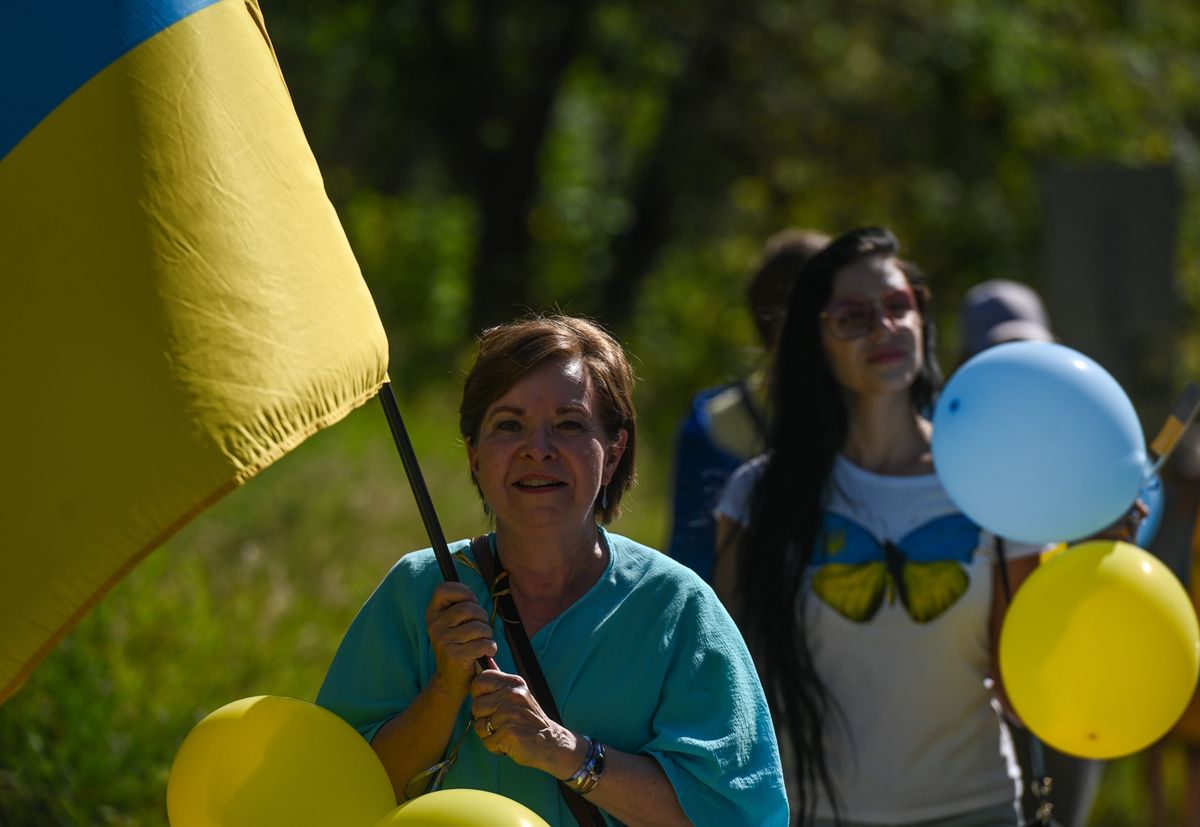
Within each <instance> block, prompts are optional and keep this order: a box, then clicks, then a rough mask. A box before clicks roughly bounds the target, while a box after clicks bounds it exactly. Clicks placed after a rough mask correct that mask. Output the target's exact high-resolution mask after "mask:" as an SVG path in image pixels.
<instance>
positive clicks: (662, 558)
mask: <svg viewBox="0 0 1200 827" xmlns="http://www.w3.org/2000/svg"><path fill="white" fill-rule="evenodd" d="M601 538H602V540H603V541H604V542H605V543H606V544H607V546H608V549H609V552H610V553H609V562H608V567H607V568H606V569H605V571H604V574H603V575H602V576H601V578H600V579H599V581H598V582H597V583H596V584H595V585H594V586H593V587H592V588H591V589H590V590H589V591H588V592H587V593H586V594H585V595H584V596H583V597H581V598H580V599H579V600H578V601H576V602H575V604H574V605H572V606H571V607H569V608H568V609H567V610H565V611H564V612H563V613H562V614H560V615H559V616H558V617H556V618H555V619H554V620H552V621H551V622H550V623H549V624H548V625H547V626H545V627H544V628H542V629H540V630H539V631H538V633H537V634H536V635H534V636H533V638H532V639H531V643H532V644H533V648H534V651H535V652H536V654H537V658H538V662H539V663H540V664H541V667H542V671H543V672H544V673H545V675H546V682H547V683H548V684H549V686H550V691H551V692H552V693H553V695H554V699H555V701H556V702H557V704H558V708H559V711H560V712H561V713H562V716H563V723H564V724H565V725H566V726H567V727H568V728H569V729H571V730H574V731H575V732H579V733H582V734H586V735H590V736H591V737H593V738H596V739H598V740H600V741H601V742H603V743H605V744H607V745H609V746H611V747H613V748H615V749H618V750H621V751H624V752H630V753H639V754H642V755H649V756H651V757H653V758H654V759H655V760H656V761H657V762H658V763H659V765H660V766H661V767H662V768H663V770H664V771H665V772H666V774H667V777H668V778H669V779H670V781H671V784H672V786H673V787H674V789H675V793H676V795H677V796H678V797H679V801H680V803H681V804H682V805H683V809H684V812H686V813H687V815H688V817H689V818H691V820H692V823H694V824H697V825H706V824H713V825H722V827H732V825H743V824H744V825H756V826H757V825H761V827H774V826H775V825H779V827H786V825H787V823H788V807H787V798H786V794H785V792H784V786H783V775H782V771H781V770H780V764H779V750H778V747H777V744H776V742H775V735H774V732H773V730H772V726H771V719H770V715H769V713H768V711H767V704H766V699H765V698H764V696H763V691H762V686H761V684H760V683H759V681H758V676H757V674H756V672H755V669H754V665H753V663H752V661H751V659H750V655H749V653H748V652H747V651H746V647H745V644H744V643H743V642H742V638H741V635H740V633H739V632H738V630H737V628H736V627H735V626H734V624H733V621H732V620H731V619H730V617H729V615H728V614H727V613H726V612H725V609H724V607H722V605H721V603H720V602H719V601H718V600H717V598H716V595H714V594H713V592H712V590H711V589H710V588H709V587H708V585H707V584H705V583H704V582H703V581H702V580H701V579H700V578H699V577H697V576H696V575H695V573H693V572H692V571H691V570H690V569H687V568H686V567H684V566H681V565H679V564H678V563H676V562H675V561H673V560H671V559H670V558H668V557H667V556H666V555H664V554H661V553H659V552H657V551H655V550H654V549H650V548H647V547H646V546H643V545H640V544H638V543H635V542H633V541H632V540H628V539H626V538H624V537H621V536H620V535H617V534H610V533H607V532H605V531H604V530H603V529H601ZM490 539H491V541H492V543H493V544H494V543H495V536H494V535H493V536H492V537H491V538H490ZM469 546H470V542H469V541H466V540H462V541H459V542H457V543H453V544H451V547H450V550H451V552H452V553H456V552H459V551H464V550H465V551H467V553H468V554H469V553H470V552H469ZM493 547H494V546H493ZM455 566H456V567H457V569H458V574H459V577H460V578H461V579H462V581H463V582H464V583H465V584H466V585H467V586H469V587H470V588H471V589H472V591H474V592H475V595H476V597H477V598H478V599H479V602H480V604H481V605H482V606H484V607H485V608H488V609H490V608H491V603H490V598H489V597H488V594H487V590H486V589H485V587H484V584H483V579H482V577H480V575H479V574H478V573H477V572H475V571H474V570H472V569H471V568H469V567H468V566H467V565H465V564H463V563H462V561H460V560H458V559H456V560H455ZM441 579H442V578H441V574H440V572H439V570H438V566H437V561H436V559H435V557H434V554H433V551H432V550H431V549H425V550H424V551H419V552H414V553H412V554H407V555H405V556H404V557H402V558H401V559H400V560H399V562H397V563H396V565H395V566H394V567H393V568H392V570H391V572H389V574H388V575H387V577H386V578H384V580H383V582H382V583H381V584H380V585H379V586H378V588H376V590H375V592H374V594H372V595H371V597H370V598H369V599H368V600H367V602H366V604H365V605H364V606H363V607H362V609H361V610H360V611H359V613H358V616H357V617H356V618H355V619H354V622H353V623H352V624H351V625H350V629H349V630H348V631H347V632H346V636H345V638H344V639H343V640H342V644H341V646H340V647H339V648H338V651H337V654H336V655H335V656H334V659H333V663H332V664H331V665H330V667H329V673H328V675H327V676H326V678H325V683H324V685H323V686H322V687H321V691H320V693H319V694H318V696H317V703H318V704H320V705H321V706H324V707H325V708H327V709H329V710H331V711H333V712H335V713H336V714H338V715H340V716H341V717H342V718H344V719H345V720H346V721H348V722H349V723H350V724H351V725H352V726H354V727H355V728H356V729H358V731H359V732H361V733H362V735H363V737H365V738H366V739H367V740H368V741H370V740H371V739H372V738H373V737H374V736H375V733H376V732H377V731H378V730H379V728H380V726H382V725H383V724H384V723H385V722H386V721H387V720H388V719H389V718H391V717H393V716H395V715H396V714H397V713H399V712H401V711H403V710H404V709H406V708H407V707H408V705H409V704H410V703H412V701H413V699H414V698H415V697H416V696H417V694H418V693H419V692H420V691H421V688H422V687H424V686H425V685H426V684H427V683H428V682H429V680H430V679H431V678H432V677H433V674H434V671H435V669H436V664H435V661H434V655H433V648H432V646H431V645H430V643H429V637H428V634H427V633H426V629H425V609H426V606H427V605H428V603H429V598H430V596H431V594H432V593H433V589H434V586H436V585H437V584H438V583H439V582H441ZM501 623H502V621H501V620H500V619H499V618H496V620H495V623H494V627H493V628H494V629H495V634H496V641H497V645H498V646H499V649H500V651H499V653H498V654H497V655H496V663H497V665H498V666H499V667H500V668H501V669H502V670H503V671H505V672H509V673H512V674H516V672H517V670H516V667H515V666H514V665H513V658H512V653H511V652H510V651H509V648H508V642H507V640H505V637H504V633H503V630H502V628H501V625H500V624H501ZM469 716H470V703H469V698H468V700H467V701H466V702H464V704H463V707H462V709H461V710H460V712H459V716H458V722H457V724H456V725H455V736H454V737H457V733H458V732H459V731H461V730H462V729H463V727H465V726H466V723H467V720H468V717H469ZM451 743H453V738H452V741H451ZM601 783H603V781H602V782H601ZM444 787H445V788H456V787H469V788H474V789H481V790H488V791H490V792H494V793H497V794H499V795H503V796H505V797H507V798H510V799H513V800H515V801H518V802H520V803H522V804H524V805H525V806H526V807H529V808H530V809H532V810H534V811H535V812H537V813H538V815H540V816H541V817H542V818H543V819H545V820H546V821H547V822H549V823H550V824H551V825H573V824H575V820H574V818H573V817H572V816H571V813H570V810H568V809H567V806H566V804H565V803H564V802H563V800H562V796H561V795H560V793H559V791H558V787H557V784H556V781H555V779H554V778H553V777H551V776H550V775H548V774H546V773H543V772H541V771H539V770H534V769H530V768H528V767H522V766H520V765H518V764H517V763H515V762H514V761H512V760H511V759H509V758H506V757H504V756H495V755H492V754H491V753H489V752H488V751H487V750H486V749H485V748H484V746H483V743H482V742H481V741H480V739H479V737H478V736H477V735H476V734H475V732H474V730H471V731H470V732H468V733H467V736H466V738H465V739H464V741H463V744H462V748H461V750H460V752H459V755H458V760H457V761H456V762H455V764H454V767H453V768H452V769H451V770H450V772H449V773H448V774H447V775H446V778H445V783H444ZM605 817H606V819H607V821H608V823H609V824H619V823H620V822H618V821H617V820H616V819H614V818H611V817H609V816H608V815H607V814H605Z"/></svg>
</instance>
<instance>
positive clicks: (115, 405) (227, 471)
mask: <svg viewBox="0 0 1200 827" xmlns="http://www.w3.org/2000/svg"><path fill="white" fill-rule="evenodd" d="M0 18H3V19H2V20H0V77H2V78H3V83H4V89H5V92H4V106H3V108H2V111H0V271H2V272H3V285H4V293H3V295H4V298H3V300H0V315H2V319H0V353H2V354H3V356H2V357H0V358H3V365H4V370H3V373H2V375H0V386H2V387H3V405H2V406H0V425H2V426H3V437H2V439H3V442H2V444H3V446H4V447H3V449H0V450H2V456H3V462H2V463H0V474H2V478H3V483H2V486H3V487H2V489H0V495H2V502H3V511H2V514H0V702H2V701H3V700H4V699H5V698H7V697H8V696H9V695H11V694H12V693H13V692H14V691H15V690H16V688H17V687H18V686H19V685H20V684H21V682H22V681H23V680H24V679H25V678H26V677H27V676H28V674H29V673H30V672H31V671H32V670H33V668H34V667H35V666H36V665H37V663H38V662H39V661H40V660H41V659H42V658H43V657H44V656H45V655H46V654H47V652H48V651H49V650H50V649H51V648H52V647H53V646H54V645H55V644H56V643H57V642H58V641H59V640H60V639H61V638H62V637H63V635H65V634H66V633H67V632H68V631H69V630H70V629H71V628H72V626H73V625H74V624H75V623H76V622H77V621H78V620H79V619H80V617H82V616H83V615H84V614H85V613H86V612H87V611H88V609H89V608H91V606H93V605H94V604H95V603H96V601H98V600H99V599H100V598H101V597H102V596H103V595H104V594H105V592H106V591H107V590H108V589H109V588H111V587H112V586H113V584H115V583H116V582H117V581H118V580H119V579H120V578H121V577H122V576H123V575H124V574H125V573H126V572H128V571H129V570H130V569H131V568H132V567H133V566H134V565H136V564H137V562H138V561H139V560H141V559H142V558H143V557H144V556H145V555H146V554H148V553H149V552H150V551H151V550H152V549H154V548H155V547H156V546H157V545H159V544H160V543H161V542H162V541H163V540H164V539H166V538H167V537H169V536H170V535H171V534H172V533H174V532H175V531H177V530H178V529H179V528H180V527H181V526H182V525H184V524H185V523H186V522H187V521H188V520H190V519H191V518H192V517H194V516H196V515H197V514H198V513H199V512H200V511H202V510H203V509H204V508H206V507H207V506H208V505H210V504H211V503H213V502H214V501H215V500H217V499H218V498H220V497H221V496H222V495H224V494H226V493H227V492H229V491H231V490H232V489H233V488H235V487H236V486H238V485H240V484H241V483H243V482H245V481H246V480H247V479H249V478H250V477H252V476H253V475H254V474H255V473H257V472H258V471H259V470H261V469H262V468H264V467H266V466H267V465H269V464H270V463H271V462H273V461H274V460H276V459H278V458H279V457H280V456H282V455H283V454H284V453H286V452H287V451H289V450H290V449H292V448H294V447H295V446H296V445H298V444H299V443H300V442H301V441H303V440H304V439H305V438H306V437H307V436H309V435H310V434H312V433H313V432H315V431H317V430H318V429H320V428H322V427H325V426H327V425H330V424H332V423H333V422H336V421H338V420H339V419H341V418H342V417H343V416H344V415H345V414H347V413H348V412H349V411H350V410H352V409H353V408H355V407H356V406H358V405H360V404H362V403H363V402H364V401H366V400H367V399H369V398H370V397H371V396H372V395H374V394H375V393H376V391H377V390H378V389H379V387H380V385H381V384H382V383H383V381H384V379H385V371H386V365H387V342H386V339H385V337H384V332H383V328H382V325H381V324H380V321H379V316H378V314H377V313H376V310H375V305H374V302H373V301H372V299H371V295H370V293H369V292H368V291H367V288H366V285H365V284H364V283H363V280H362V276H361V274H360V273H359V269H358V265H357V264H356V262H355V260H354V256H353V254H352V253H351V251H350V247H349V245H348V243H347V241H346V237H345V234H344V233H343V231H342V228H341V225H340V224H339V222H338V219H337V216H336V214H335V213H334V211H333V208H332V206H331V205H330V203H329V200H328V198H327V197H326V194H325V190H324V186H323V183H322V181H321V176H320V173H319V171H318V169H317V165H316V162H315V161H314V159H313V156H312V153H311V151H310V149H309V147H308V144H307V142H306V140H305V138H304V135H303V132H302V131H301V128H300V124H299V122H298V120H297V118H296V114H295V110H294V109H293V107H292V103H291V99H290V97H289V95H288V92H287V89H286V87H285V85H284V82H283V78H282V75H281V74H280V70H279V66H278V64H277V62H276V60H275V56H274V52H273V50H272V48H271V44H270V41H269V40H268V39H267V35H266V29H265V28H264V26H263V21H262V16H261V14H260V12H259V9H258V5H257V3H256V2H253V0H249V2H246V1H245V0H220V1H219V2H214V0H104V1H103V2H101V1H100V0H69V2H58V3H19V4H7V7H6V8H5V9H3V10H0Z"/></svg>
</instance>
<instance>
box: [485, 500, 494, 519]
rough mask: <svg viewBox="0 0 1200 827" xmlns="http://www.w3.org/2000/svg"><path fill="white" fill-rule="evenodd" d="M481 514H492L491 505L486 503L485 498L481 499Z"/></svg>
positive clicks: (488, 515)
mask: <svg viewBox="0 0 1200 827" xmlns="http://www.w3.org/2000/svg"><path fill="white" fill-rule="evenodd" d="M483 516H485V517H490V516H492V507H491V506H490V505H488V501H487V500H484V501H483Z"/></svg>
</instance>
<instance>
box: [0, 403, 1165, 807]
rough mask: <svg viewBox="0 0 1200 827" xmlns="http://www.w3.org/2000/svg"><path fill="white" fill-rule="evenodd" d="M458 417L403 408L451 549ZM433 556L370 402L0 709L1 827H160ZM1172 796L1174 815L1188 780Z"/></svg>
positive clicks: (632, 518) (1112, 786)
mask: <svg viewBox="0 0 1200 827" xmlns="http://www.w3.org/2000/svg"><path fill="white" fill-rule="evenodd" d="M456 403H457V399H456V398H454V397H453V395H452V394H450V393H449V392H446V391H442V392H437V393H434V394H432V395H429V396H426V397H423V398H420V399H409V400H404V401H402V403H401V407H402V411H403V412H404V416H405V418H406V424H407V426H408V428H409V430H410V432H411V435H412V438H413V442H414V444H415V445H416V446H417V451H418V455H419V457H420V459H421V463H422V468H423V470H424V475H425V478H426V481H427V483H428V486H429V488H430V491H431V492H432V495H433V498H434V502H435V504H436V506H437V508H438V512H439V515H440V517H441V520H442V524H443V528H444V530H445V534H446V536H447V537H448V538H450V539H457V538H460V537H466V536H470V535H472V534H475V533H478V532H480V531H481V530H483V529H484V528H485V524H484V521H483V517H482V513H481V512H480V510H479V501H478V499H477V497H476V495H475V491H474V489H473V488H472V486H471V485H470V483H469V479H468V475H467V470H466V462H465V457H464V452H463V448H462V446H461V444H460V443H459V440H458V435H457V431H456V421H457V419H456ZM658 420H659V421H660V422H667V421H669V417H667V416H665V415H663V416H660V417H658ZM666 430H667V429H666V428H665V427H660V431H663V433H658V434H643V440H642V442H641V444H640V445H639V473H640V477H641V482H640V484H639V486H638V488H637V489H635V491H634V492H633V493H632V495H631V497H630V498H629V499H628V500H627V508H626V513H625V516H624V517H622V519H621V520H620V521H619V522H618V523H617V524H616V526H615V529H616V530H617V531H619V532H621V533H623V534H627V535H629V536H631V537H635V538H637V539H639V540H642V541H644V542H647V543H649V544H651V545H656V546H659V547H661V546H662V545H663V540H664V536H665V527H666V509H667V504H666V485H665V473H664V471H665V468H666V464H665V462H664V458H665V457H666V456H667V454H668V452H669V449H670V434H669V433H668V432H666ZM652 449H654V450H652ZM427 545H428V541H427V539H426V537H425V534H424V529H423V528H422V525H421V522H420V519H419V516H418V514H417V511H416V507H415V505H414V503H413V498H412V495H411V493H410V492H409V489H408V485H407V481H406V479H405V476H404V471H403V468H402V466H401V464H400V460H399V457H398V456H397V454H396V451H395V448H394V446H393V445H392V442H391V437H390V435H389V434H388V431H387V426H386V423H385V421H384V418H383V415H382V411H381V410H380V407H379V405H378V403H377V402H375V401H374V400H372V401H371V402H370V403H369V404H368V405H366V406H365V407H364V408H362V409H360V410H358V411H356V412H355V413H353V414H352V415H350V416H349V417H348V418H347V419H346V420H344V421H343V422H341V423H339V424H338V425H336V426H334V427H333V428H330V429H328V430H326V431H323V432H321V433H319V434H317V435H315V436H314V437H312V438H311V439H309V440H308V441H307V442H306V443H304V444H303V445H301V446H300V447H299V448H298V449H296V450H295V451H294V452H293V453H291V454H290V455H288V456H287V457H284V458H283V459H282V460H280V461H279V462H278V463H276V464H275V465H274V466H272V467H270V468H268V469H267V470H265V471H264V472H263V473H262V474H261V475H259V476H258V477H257V478H256V479H254V480H252V481H251V482H250V483H248V484H247V485H246V486H245V487H243V488H242V489H240V490H238V491H235V492H234V493H233V494H231V495H230V496H229V497H227V498H226V499H225V500H223V501H222V502H220V503H218V504H217V505H215V506H214V507H213V508H212V509H210V510H209V511H208V512H206V513H205V514H203V515H201V516H200V517H199V518H198V519H196V520H195V521H193V522H192V523H191V524H190V525H188V526H187V527H186V528H185V529H184V530H183V531H182V532H181V533H180V534H179V535H177V536H176V537H174V538H173V539H172V540H171V541H170V542H168V543H167V544H166V545H164V546H163V547H162V548H160V549H158V550H157V551H155V552H154V553H153V554H152V555H151V556H150V557H149V558H148V559H147V560H146V561H145V562H144V563H142V564H141V565H140V566H139V567H138V568H137V569H135V570H134V571H133V572H132V573H131V574H130V576H129V577H127V578H126V579H125V580H124V581H122V582H121V583H120V584H118V585H117V587H116V588H115V589H114V590H113V591H112V593H111V594H110V595H109V596H108V597H107V598H105V599H104V600H103V601H101V603H100V604H99V605H98V606H97V607H96V608H95V610H93V611H92V612H91V613H90V614H89V615H88V616H87V617H86V618H85V619H84V620H83V622H82V623H80V625H79V626H78V627H77V628H76V629H75V630H74V632H72V633H71V634H70V635H69V636H68V637H67V639H66V640H65V641H63V643H62V644H61V645H60V646H59V647H58V648H57V649H56V650H55V651H54V652H53V653H52V654H51V655H50V656H49V657H48V658H47V659H46V661H45V662H44V663H43V664H42V665H41V666H40V667H39V668H38V669H37V670H36V671H35V672H34V674H33V676H32V677H31V678H30V680H29V681H28V683H27V684H26V685H25V686H24V687H23V688H22V689H21V690H20V691H18V693H17V694H16V695H15V696H14V697H13V698H12V699H10V700H9V701H8V702H7V703H6V704H4V705H3V706H2V707H0V825H3V827H24V825H38V827H41V825H51V826H53V825H72V827H74V825H157V824H165V823H166V812H165V789H166V779H167V773H168V771H169V769H170V766H171V761H172V759H173V757H174V755H175V752H176V750H177V749H178V747H179V745H180V743H181V742H182V741H183V739H184V737H185V736H186V735H187V733H188V731H189V730H190V729H191V727H192V726H193V725H194V724H195V723H196V722H197V721H198V720H199V719H200V718H202V717H203V716H204V715H206V714H208V713H209V712H211V711H213V710H214V709H217V708H218V707H220V706H222V705H224V704H226V703H228V702H230V701H233V700H237V699H239V698H244V697H248V696H251V695H259V694H273V695H291V696H294V697H298V698H303V699H308V700H311V699H312V698H314V697H315V695H316V692H317V688H318V687H319V685H320V681H321V679H322V677H323V675H324V672H325V669H326V667H327V665H328V662H329V659H330V657H331V656H332V654H333V652H334V649H335V648H336V646H337V644H338V642H339V640H340V639H341V635H342V633H343V632H344V631H345V629H346V626H347V625H348V624H349V622H350V620H351V618H352V617H353V615H354V613H355V612H356V611H357V610H358V608H359V606H360V605H361V604H362V602H363V600H365V599H366V597H367V596H368V595H369V594H370V592H371V589H372V588H373V587H374V586H375V584H376V583H377V582H378V581H379V580H380V578H381V577H382V576H383V574H384V573H385V572H386V571H387V569H388V568H389V567H390V566H391V564H392V563H393V561H394V560H395V559H396V558H397V557H398V556H400V555H401V554H403V553H404V552H406V551H409V550H412V549H415V548H422V547H425V546H427ZM1168 782H1169V785H1170V789H1171V790H1172V797H1173V798H1176V799H1177V798H1178V797H1179V793H1178V791H1179V787H1180V783H1181V782H1180V780H1179V773H1178V772H1176V771H1174V770H1172V771H1170V772H1169V773H1168ZM1146 812H1147V810H1146V799H1145V793H1144V784H1143V782H1142V775H1141V759H1140V758H1139V757H1134V758H1130V759H1125V760H1123V761H1118V762H1115V763H1113V764H1111V765H1110V767H1109V770H1108V773H1107V775H1106V778H1105V782H1104V787H1103V790H1102V793H1101V798H1100V801H1099V802H1098V804H1097V807H1096V810H1095V813H1094V818H1093V822H1092V823H1093V824H1094V825H1097V827H1124V825H1142V824H1147V823H1148V816H1147V815H1146Z"/></svg>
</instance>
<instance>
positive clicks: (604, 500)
mask: <svg viewBox="0 0 1200 827" xmlns="http://www.w3.org/2000/svg"><path fill="white" fill-rule="evenodd" d="M600 508H601V509H603V510H604V511H607V510H608V486H607V485H602V486H600Z"/></svg>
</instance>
